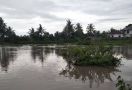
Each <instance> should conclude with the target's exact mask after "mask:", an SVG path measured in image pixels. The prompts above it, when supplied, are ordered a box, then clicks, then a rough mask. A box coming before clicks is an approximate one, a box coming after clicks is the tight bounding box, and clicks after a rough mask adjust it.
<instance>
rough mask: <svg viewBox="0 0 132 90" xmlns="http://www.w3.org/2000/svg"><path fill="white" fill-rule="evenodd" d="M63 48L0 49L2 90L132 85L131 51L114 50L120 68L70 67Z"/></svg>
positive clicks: (97, 89)
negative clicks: (117, 80)
mask: <svg viewBox="0 0 132 90" xmlns="http://www.w3.org/2000/svg"><path fill="white" fill-rule="evenodd" d="M63 49H64V47H63V46H37V45H35V46H29V45H24V46H0V90H117V89H116V87H115V83H116V78H117V77H118V76H119V75H121V76H122V78H123V79H124V80H125V81H127V82H128V83H130V84H131V85H132V47H115V48H114V49H113V51H114V52H115V53H116V54H117V55H118V56H121V57H123V58H122V65H121V66H119V67H97V66H88V67H79V66H73V65H70V64H69V63H68V60H67V59H68V57H67V56H65V55H63V54H62V51H64V50H63Z"/></svg>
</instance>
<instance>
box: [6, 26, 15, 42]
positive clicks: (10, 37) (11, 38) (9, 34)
mask: <svg viewBox="0 0 132 90" xmlns="http://www.w3.org/2000/svg"><path fill="white" fill-rule="evenodd" d="M15 38H16V33H15V32H14V30H13V29H12V28H11V27H8V28H7V29H6V33H5V39H6V40H7V41H11V42H13V41H16V40H15Z"/></svg>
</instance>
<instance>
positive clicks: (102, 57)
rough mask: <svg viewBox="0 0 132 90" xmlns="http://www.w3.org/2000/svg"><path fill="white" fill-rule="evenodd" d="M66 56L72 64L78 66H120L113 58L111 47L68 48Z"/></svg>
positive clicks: (116, 59)
mask: <svg viewBox="0 0 132 90" xmlns="http://www.w3.org/2000/svg"><path fill="white" fill-rule="evenodd" d="M67 54H68V56H69V57H70V58H71V59H70V60H71V61H72V63H73V64H75V65H79V66H87V65H98V66H117V65H119V64H120V59H118V58H116V57H114V56H113V53H112V47H104V46H87V47H70V48H69V49H68V52H67Z"/></svg>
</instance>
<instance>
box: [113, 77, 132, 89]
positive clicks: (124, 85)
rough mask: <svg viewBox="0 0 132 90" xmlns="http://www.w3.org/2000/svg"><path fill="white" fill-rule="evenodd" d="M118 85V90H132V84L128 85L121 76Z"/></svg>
mask: <svg viewBox="0 0 132 90" xmlns="http://www.w3.org/2000/svg"><path fill="white" fill-rule="evenodd" d="M117 81H118V82H117V84H116V87H117V88H118V90H132V87H130V84H126V83H125V81H124V80H123V79H122V78H121V76H119V77H118V78H117Z"/></svg>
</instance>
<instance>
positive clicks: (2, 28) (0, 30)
mask: <svg viewBox="0 0 132 90" xmlns="http://www.w3.org/2000/svg"><path fill="white" fill-rule="evenodd" d="M6 29H7V26H6V24H5V23H4V20H3V19H2V18H1V17H0V39H1V40H2V41H3V40H4V37H5V34H6Z"/></svg>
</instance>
